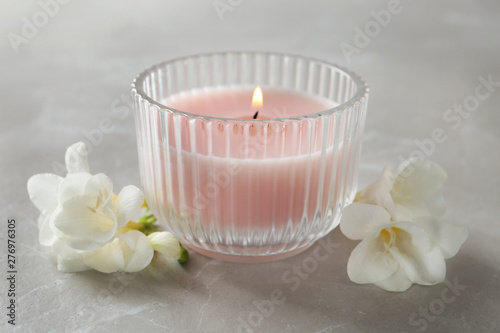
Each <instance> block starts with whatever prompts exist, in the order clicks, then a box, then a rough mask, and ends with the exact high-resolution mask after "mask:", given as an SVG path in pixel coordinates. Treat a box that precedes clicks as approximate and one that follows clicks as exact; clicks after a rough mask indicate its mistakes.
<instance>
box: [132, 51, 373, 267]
mask: <svg viewBox="0 0 500 333" xmlns="http://www.w3.org/2000/svg"><path fill="white" fill-rule="evenodd" d="M257 85H260V86H262V87H263V88H264V91H266V88H267V89H281V90H283V91H287V92H290V93H292V94H293V93H297V94H301V95H302V96H310V97H311V98H315V99H322V100H328V101H330V102H331V103H332V105H336V106H335V107H331V108H329V109H325V110H322V111H321V112H315V113H311V112H310V110H309V111H308V110H307V109H304V110H303V114H302V115H299V116H297V115H294V116H287V115H286V113H281V114H279V116H278V117H276V118H274V117H271V118H267V119H251V117H249V118H250V119H239V118H221V117H212V116H207V115H199V114H198V115H197V114H195V113H188V112H185V110H184V111H183V110H176V109H174V108H172V107H169V106H168V105H164V104H165V101H168V100H169V98H170V97H172V96H181V95H183V94H184V95H185V94H188V95H189V94H193V92H194V93H196V91H207V90H210V89H215V90H219V91H221V90H224V89H227V90H228V91H229V93H230V91H231V89H235V87H236V88H237V87H255V86H257ZM132 93H133V97H134V100H135V121H136V131H137V144H138V152H139V165H140V172H141V179H142V184H143V187H144V192H145V195H146V200H147V202H148V204H149V206H150V209H151V211H152V212H153V213H154V214H155V216H156V217H157V218H158V220H159V221H160V222H161V224H162V225H163V226H164V227H165V228H166V229H167V230H169V231H170V232H172V233H173V234H174V235H176V236H177V237H178V238H179V239H180V240H181V242H182V243H183V244H184V245H185V246H187V247H189V248H191V249H192V250H194V251H196V252H199V253H202V254H204V255H207V256H210V257H213V258H217V259H221V260H226V261H233V262H264V261H270V260H276V259H281V258H285V257H288V256H291V255H294V254H296V253H299V252H301V251H303V250H305V249H307V248H308V247H309V246H311V245H312V244H313V243H314V242H315V241H316V240H317V239H319V238H321V237H323V236H324V235H326V234H327V233H329V232H330V231H331V230H332V229H333V228H335V227H336V226H337V225H338V223H339V219H340V216H341V211H342V208H343V207H344V206H345V205H346V204H348V203H350V202H351V201H352V199H353V198H354V195H355V192H356V180H357V170H358V163H359V155H360V149H361V141H362V133H363V127H364V121H365V113H366V104H367V99H368V87H367V86H366V84H365V83H364V81H362V80H361V79H360V78H359V77H358V76H356V75H355V74H353V73H351V72H349V71H348V70H346V69H343V68H340V67H337V66H334V65H332V64H328V63H325V62H322V61H318V60H314V59H309V58H303V57H300V56H294V55H285V54H275V53H261V52H229V53H217V54H206V55H197V56H191V57H187V58H181V59H175V60H171V61H167V62H164V63H161V64H159V65H156V66H154V67H152V68H150V69H148V70H146V71H145V72H143V73H142V74H140V75H139V76H138V77H137V78H136V79H135V80H134V83H133V86H132ZM265 99H266V96H264V103H265ZM166 104H168V103H166ZM208 104H210V101H208ZM209 106H210V105H207V107H209ZM200 113H201V112H200Z"/></svg>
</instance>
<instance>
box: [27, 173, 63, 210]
mask: <svg viewBox="0 0 500 333" xmlns="http://www.w3.org/2000/svg"><path fill="white" fill-rule="evenodd" d="M62 180H63V178H62V177H60V176H58V175H54V174H51V173H43V174H38V175H34V176H32V177H31V178H30V179H28V184H27V188H28V194H29V197H30V199H31V201H32V202H33V204H34V205H35V206H36V208H38V210H39V211H40V212H42V213H44V214H47V213H51V212H52V211H54V209H56V207H57V191H58V188H59V185H60V184H61V182H62Z"/></svg>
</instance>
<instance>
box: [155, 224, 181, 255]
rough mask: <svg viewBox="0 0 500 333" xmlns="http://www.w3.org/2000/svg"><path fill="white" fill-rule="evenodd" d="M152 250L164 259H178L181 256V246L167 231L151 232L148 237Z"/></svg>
mask: <svg viewBox="0 0 500 333" xmlns="http://www.w3.org/2000/svg"><path fill="white" fill-rule="evenodd" d="M148 238H149V241H150V242H151V245H153V249H154V250H155V251H157V252H160V253H161V254H162V255H164V256H165V257H169V258H174V259H179V258H180V256H181V252H182V251H181V245H180V244H179V241H178V240H177V239H176V238H175V236H174V235H173V234H171V233H170V232H167V231H162V232H153V233H152V234H150V235H148Z"/></svg>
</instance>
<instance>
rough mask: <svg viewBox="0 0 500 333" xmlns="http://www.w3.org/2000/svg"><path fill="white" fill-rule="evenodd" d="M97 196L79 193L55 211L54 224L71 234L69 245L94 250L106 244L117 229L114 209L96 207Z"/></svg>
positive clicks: (78, 248) (79, 248)
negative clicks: (105, 209)
mask: <svg viewBox="0 0 500 333" xmlns="http://www.w3.org/2000/svg"><path fill="white" fill-rule="evenodd" d="M95 203H96V198H94V197H91V196H88V195H79V196H75V197H73V198H71V199H68V200H66V201H65V202H64V203H63V204H62V205H61V206H60V207H59V208H58V209H57V210H56V212H54V226H55V227H56V228H57V229H59V230H60V231H61V232H62V233H64V234H65V235H67V236H69V238H68V245H69V246H70V247H72V248H74V249H77V250H86V251H92V250H96V249H98V248H100V247H101V246H103V245H104V244H106V243H107V242H108V241H109V240H110V239H111V238H112V237H113V235H114V234H115V232H116V229H117V223H116V218H115V216H114V214H113V212H112V211H110V210H108V211H102V210H101V209H98V210H96V209H94V208H93V207H95Z"/></svg>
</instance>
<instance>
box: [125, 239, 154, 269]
mask: <svg viewBox="0 0 500 333" xmlns="http://www.w3.org/2000/svg"><path fill="white" fill-rule="evenodd" d="M118 238H120V239H121V240H122V251H123V258H124V260H125V268H124V271H125V272H138V271H140V270H143V269H144V268H146V267H147V266H148V265H149V263H150V262H151V260H152V259H153V255H154V250H153V246H152V245H151V243H150V241H149V239H148V237H146V235H144V234H143V233H142V232H139V231H137V230H131V231H128V232H127V233H125V234H121V235H118Z"/></svg>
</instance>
